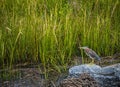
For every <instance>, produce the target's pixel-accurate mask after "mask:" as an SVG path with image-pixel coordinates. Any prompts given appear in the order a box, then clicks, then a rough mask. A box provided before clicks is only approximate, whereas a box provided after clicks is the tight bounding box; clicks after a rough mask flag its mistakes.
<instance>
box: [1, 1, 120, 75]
mask: <svg viewBox="0 0 120 87" xmlns="http://www.w3.org/2000/svg"><path fill="white" fill-rule="evenodd" d="M119 7H120V2H119V0H105V1H104V0H92V1H91V0H88V1H85V0H81V1H79V0H68V1H67V0H59V1H57V0H11V1H9V0H2V1H1V3H0V65H1V68H5V66H7V67H8V68H12V65H14V64H19V63H25V62H30V63H31V62H32V63H39V64H42V68H44V69H43V70H42V69H41V70H42V72H45V73H47V72H49V71H53V70H56V71H58V72H61V71H64V70H66V67H67V66H68V64H69V63H70V62H71V60H72V56H75V55H79V54H78V51H80V50H79V49H78V47H79V46H88V47H90V48H92V49H94V50H95V51H97V53H98V54H99V55H101V56H107V55H113V54H114V53H116V52H119V51H120V43H119V41H120V39H119V38H120V33H119V32H120V24H119V23H120V20H119V18H120V15H119V13H120V9H119ZM61 66H63V67H64V68H61Z"/></svg>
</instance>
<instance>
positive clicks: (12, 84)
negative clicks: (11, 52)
mask: <svg viewBox="0 0 120 87" xmlns="http://www.w3.org/2000/svg"><path fill="white" fill-rule="evenodd" d="M78 60H79V57H78V58H77V57H75V58H74V61H73V65H77V64H80V60H79V61H78ZM88 62H90V60H88ZM115 63H120V54H115V55H114V56H108V57H102V60H101V62H96V64H99V65H100V66H106V65H112V64H115ZM7 72H9V71H7ZM12 72H19V73H18V77H17V78H15V79H14V76H13V77H11V78H12V80H6V81H4V80H1V79H0V87H56V85H57V84H56V83H59V81H58V80H57V79H59V77H60V76H61V75H60V74H57V73H53V74H51V76H50V78H49V79H47V80H45V76H44V74H41V73H40V71H39V69H38V68H21V69H15V70H13V71H12ZM0 73H1V72H0ZM65 75H67V74H63V77H65ZM63 79H64V78H63ZM61 80H62V79H61ZM56 81H57V82H56ZM70 81H72V80H70ZM76 81H81V80H77V79H76ZM92 82H94V80H93V79H91V83H90V84H93V83H92ZM64 83H65V82H64ZM73 84H74V83H73ZM95 85H96V84H95ZM60 87H65V86H63V85H61V86H60ZM73 87H74V86H73ZM80 87H81V86H80ZM93 87H94V86H93ZM95 87H98V86H95Z"/></svg>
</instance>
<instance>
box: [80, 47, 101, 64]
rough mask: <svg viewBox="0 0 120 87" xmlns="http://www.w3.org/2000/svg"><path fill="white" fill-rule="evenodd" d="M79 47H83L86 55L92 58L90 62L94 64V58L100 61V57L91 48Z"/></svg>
mask: <svg viewBox="0 0 120 87" xmlns="http://www.w3.org/2000/svg"><path fill="white" fill-rule="evenodd" d="M80 49H84V51H85V53H86V55H87V56H89V57H90V58H91V59H92V62H91V64H94V60H99V61H100V57H99V56H98V55H97V54H96V52H95V51H93V50H92V49H90V48H88V47H80Z"/></svg>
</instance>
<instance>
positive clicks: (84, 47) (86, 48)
mask: <svg viewBox="0 0 120 87" xmlns="http://www.w3.org/2000/svg"><path fill="white" fill-rule="evenodd" d="M79 48H80V49H89V48H88V47H87V46H85V47H79Z"/></svg>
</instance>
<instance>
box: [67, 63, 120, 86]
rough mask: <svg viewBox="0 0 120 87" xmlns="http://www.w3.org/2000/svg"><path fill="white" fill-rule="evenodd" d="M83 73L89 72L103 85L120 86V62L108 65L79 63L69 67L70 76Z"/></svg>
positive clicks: (77, 75)
mask: <svg viewBox="0 0 120 87" xmlns="http://www.w3.org/2000/svg"><path fill="white" fill-rule="evenodd" d="M82 73H89V74H90V75H91V76H92V77H93V78H94V79H95V80H96V81H97V82H98V83H99V85H100V86H101V87H118V86H120V64H115V65H111V66H106V67H100V66H98V65H95V64H94V65H89V64H84V65H79V66H73V67H72V68H70V69H69V76H68V77H76V78H77V77H79V76H80V74H82Z"/></svg>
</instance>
